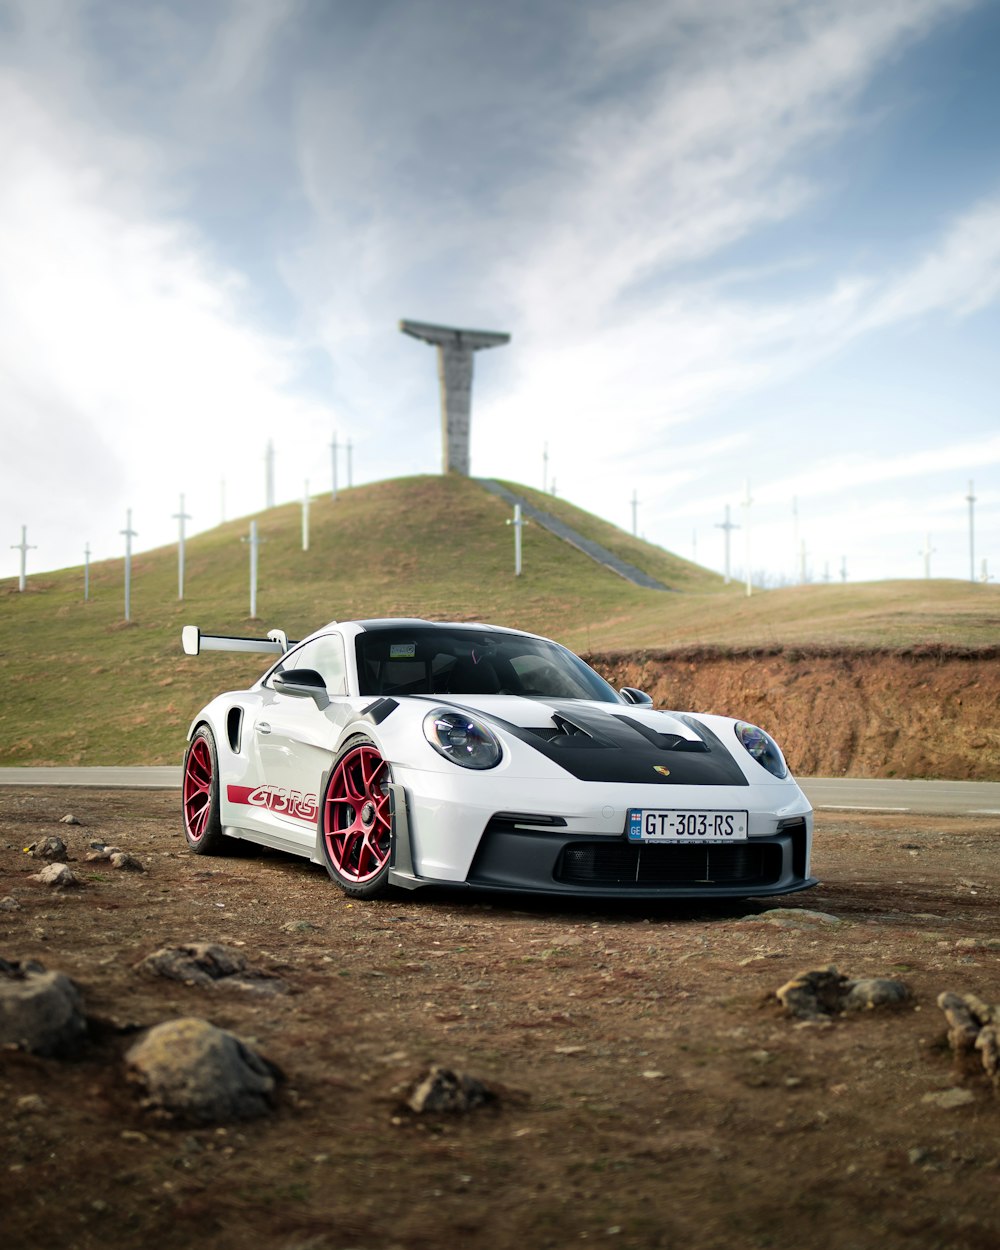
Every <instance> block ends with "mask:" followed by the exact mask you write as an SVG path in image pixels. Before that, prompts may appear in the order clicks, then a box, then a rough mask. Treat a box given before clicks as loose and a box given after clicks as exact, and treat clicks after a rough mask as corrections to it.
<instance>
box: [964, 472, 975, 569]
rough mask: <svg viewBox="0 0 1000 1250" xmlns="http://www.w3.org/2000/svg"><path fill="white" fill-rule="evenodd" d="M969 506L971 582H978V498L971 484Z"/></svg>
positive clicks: (967, 499) (968, 497)
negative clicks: (976, 512) (976, 510)
mask: <svg viewBox="0 0 1000 1250" xmlns="http://www.w3.org/2000/svg"><path fill="white" fill-rule="evenodd" d="M965 499H966V502H967V503H968V505H969V581H970V582H974V581H975V580H976V514H975V509H976V496H975V494H974V493H973V490H972V483H971V482H970V483H969V493H968V494H967V495H966V496H965Z"/></svg>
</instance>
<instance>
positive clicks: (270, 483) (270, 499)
mask: <svg viewBox="0 0 1000 1250" xmlns="http://www.w3.org/2000/svg"><path fill="white" fill-rule="evenodd" d="M264 464H265V467H266V482H265V486H266V491H267V496H266V497H267V506H268V507H269V508H273V507H274V440H273V439H268V442H267V453H266V455H265V456H264Z"/></svg>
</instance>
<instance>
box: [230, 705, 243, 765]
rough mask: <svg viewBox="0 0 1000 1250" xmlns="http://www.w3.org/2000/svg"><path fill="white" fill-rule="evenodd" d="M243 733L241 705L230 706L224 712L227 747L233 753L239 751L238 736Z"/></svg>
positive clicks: (235, 753)
mask: <svg viewBox="0 0 1000 1250" xmlns="http://www.w3.org/2000/svg"><path fill="white" fill-rule="evenodd" d="M242 733H243V709H242V708H241V707H231V708H230V709H229V711H228V712H227V713H226V737H227V738H228V740H229V749H230V751H232V753H233V754H234V755H239V753H240V737H241V735H242Z"/></svg>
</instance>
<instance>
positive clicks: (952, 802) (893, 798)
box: [0, 765, 1000, 816]
mask: <svg viewBox="0 0 1000 1250" xmlns="http://www.w3.org/2000/svg"><path fill="white" fill-rule="evenodd" d="M798 782H799V785H800V786H801V787H802V789H803V790H804V791H805V793H806V796H807V798H808V799H809V802H810V803H812V805H813V807H815V808H816V809H817V810H818V811H845V812H846V811H861V812H900V813H904V812H911V813H913V814H917V813H922V814H924V815H936V816H1000V782H996V781H898V780H891V781H879V780H873V779H871V778H855V777H799V778H798ZM180 785H181V770H180V768H179V767H177V766H176V765H171V766H167V767H162V768H0V787H3V786H84V787H88V788H90V789H95V790H105V789H132V790H179V789H180Z"/></svg>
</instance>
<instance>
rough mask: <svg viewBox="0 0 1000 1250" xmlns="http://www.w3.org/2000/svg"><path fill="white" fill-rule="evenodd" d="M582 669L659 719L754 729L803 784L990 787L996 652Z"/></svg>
mask: <svg viewBox="0 0 1000 1250" xmlns="http://www.w3.org/2000/svg"><path fill="white" fill-rule="evenodd" d="M587 658H588V660H589V662H590V663H591V664H593V665H594V667H595V668H597V669H598V671H599V672H601V673H602V674H603V675H604V676H605V677H606V678H607V679H608V680H609V681H610V682H611V683H612V684H613V685H614V686H615V687H616V688H617V687H620V686H636V687H638V688H639V689H640V690H645V691H647V693H649V694H650V695H652V697H653V701H654V702H655V704H656V706H657V707H659V708H672V709H677V710H689V711H699V712H716V713H719V714H721V715H724V716H736V717H740V718H742V719H744V720H749V721H752V722H753V723H754V724H757V725H760V726H762V727H763V728H764V729H766V730H767V731H768V732H769V733H771V734H773V736H774V737H775V738H777V740H778V741H779V742H780V743H781V746H782V749H783V750H784V752H785V755H786V757H787V759H788V763H789V766H790V767H791V768H792V770H793V771H794V772H796V773H800V774H802V775H804V776H814V777H817V776H818V777H838V776H843V775H845V774H849V775H850V776H852V777H928V778H947V779H950V780H963V781H996V780H997V779H998V778H1000V716H998V708H1000V647H981V648H975V649H972V648H969V649H959V648H949V647H941V646H924V647H912V648H893V649H888V648H887V649H884V650H874V651H873V650H864V651H862V650H852V649H847V648H826V647H801V646H799V647H774V648H757V649H747V650H733V649H726V648H717V647H698V648H694V647H688V648H683V649H678V650H675V651H646V652H641V653H639V654H633V655H616V654H611V653H600V654H592V655H590V656H588V657H587Z"/></svg>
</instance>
